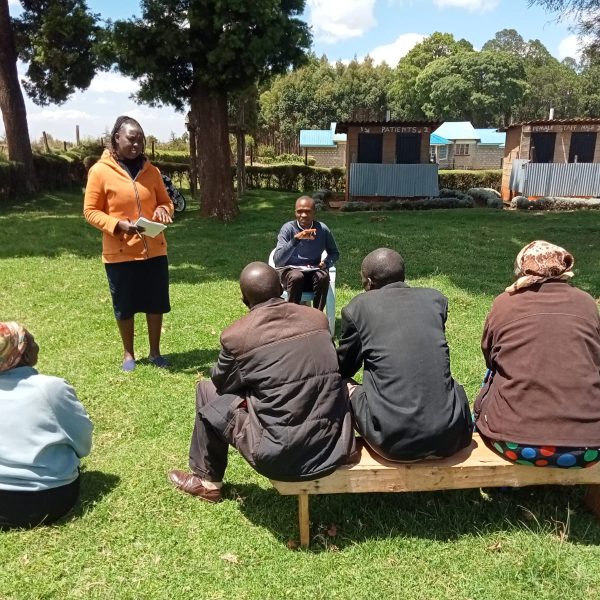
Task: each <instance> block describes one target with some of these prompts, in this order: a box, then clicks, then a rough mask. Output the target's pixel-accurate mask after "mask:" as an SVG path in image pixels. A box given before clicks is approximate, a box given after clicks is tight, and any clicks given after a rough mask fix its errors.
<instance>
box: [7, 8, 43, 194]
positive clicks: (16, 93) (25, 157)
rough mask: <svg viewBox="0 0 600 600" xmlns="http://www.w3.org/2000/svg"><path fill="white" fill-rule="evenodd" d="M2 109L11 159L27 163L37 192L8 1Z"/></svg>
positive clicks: (27, 182)
mask: <svg viewBox="0 0 600 600" xmlns="http://www.w3.org/2000/svg"><path fill="white" fill-rule="evenodd" d="M0 31H1V32H2V34H1V35H0V111H2V119H3V121H4V130H5V131H6V145H7V146H8V158H9V159H10V160H14V161H16V162H20V163H22V164H23V168H24V175H25V187H26V189H27V191H30V192H31V191H35V189H36V180H35V171H34V167H33V153H32V152H31V142H30V140H29V129H28V128H27V111H26V110H25V100H24V99H23V92H22V91H21V86H20V85H19V76H18V74H17V53H16V50H15V42H14V39H13V35H12V29H11V25H10V18H9V13H8V0H0Z"/></svg>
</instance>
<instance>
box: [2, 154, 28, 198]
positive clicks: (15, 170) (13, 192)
mask: <svg viewBox="0 0 600 600" xmlns="http://www.w3.org/2000/svg"><path fill="white" fill-rule="evenodd" d="M25 192H26V186H25V170H24V169H23V165H22V164H21V163H17V162H13V161H0V202H2V201H6V200H11V199H13V198H16V197H19V196H21V195H22V194H25Z"/></svg>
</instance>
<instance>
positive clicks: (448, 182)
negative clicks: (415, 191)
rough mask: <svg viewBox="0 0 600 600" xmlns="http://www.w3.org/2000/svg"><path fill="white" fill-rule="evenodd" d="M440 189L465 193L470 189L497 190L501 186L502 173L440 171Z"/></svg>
mask: <svg viewBox="0 0 600 600" xmlns="http://www.w3.org/2000/svg"><path fill="white" fill-rule="evenodd" d="M439 182H440V187H442V188H450V189H457V190H462V191H464V192H466V191H467V190H468V189H470V188H493V189H495V190H499V189H500V187H501V185H502V171H501V170H500V169H497V170H487V171H440V174H439Z"/></svg>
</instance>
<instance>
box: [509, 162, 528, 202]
mask: <svg viewBox="0 0 600 600" xmlns="http://www.w3.org/2000/svg"><path fill="white" fill-rule="evenodd" d="M527 163H529V161H528V160H523V159H519V158H516V159H515V160H513V162H512V170H511V172H510V183H509V186H510V189H511V190H512V191H513V192H519V194H522V193H523V189H524V188H525V168H524V167H525V165H526V164H527Z"/></svg>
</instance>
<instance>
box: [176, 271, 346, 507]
mask: <svg viewBox="0 0 600 600" xmlns="http://www.w3.org/2000/svg"><path fill="white" fill-rule="evenodd" d="M240 288H241V291H242V299H243V301H244V304H246V306H248V308H249V309H250V312H249V314H247V315H246V316H244V317H242V318H241V319H239V320H238V321H236V322H235V323H233V324H232V325H231V326H230V327H228V328H227V329H226V330H225V331H224V332H223V333H222V335H221V352H220V354H219V358H218V361H217V364H216V365H215V366H214V367H213V370H212V373H211V379H212V382H210V381H201V382H200V383H199V384H198V387H197V392H196V420H195V427H194V432H193V435H192V441H191V444H190V468H191V470H192V471H193V473H191V474H190V473H186V472H185V471H180V470H172V471H170V472H169V479H170V481H171V482H172V483H173V484H174V485H175V486H176V487H177V488H178V489H180V490H182V491H184V492H187V493H188V494H192V495H193V496H198V497H200V498H202V499H204V500H208V501H210V502H218V501H219V500H221V489H220V488H221V482H222V480H223V475H224V473H225V468H226V466H227V448H228V444H231V445H232V446H234V447H235V448H237V450H238V451H239V452H240V454H242V456H243V457H244V458H245V459H246V460H247V461H248V462H249V463H250V465H251V466H252V467H254V468H255V469H256V470H257V471H258V472H259V473H261V474H263V475H265V476H267V477H270V478H271V479H277V480H284V481H302V480H305V479H316V478H318V477H322V476H324V475H328V474H329V473H331V472H333V471H334V470H335V469H336V468H337V467H338V466H340V465H342V464H345V463H346V462H347V461H348V457H349V455H350V454H351V453H352V452H354V450H355V445H354V432H353V430H352V420H351V416H350V408H349V404H348V400H347V394H346V391H345V389H344V384H343V382H342V379H341V377H340V374H339V371H338V367H337V358H336V353H335V348H334V346H333V344H332V343H331V334H330V333H329V324H328V322H327V318H326V317H325V315H324V314H323V313H322V312H319V311H317V310H315V309H314V308H309V307H307V306H302V305H298V304H291V303H288V302H285V301H284V300H282V299H281V298H280V295H281V284H280V282H279V276H278V275H277V272H276V271H275V269H273V268H271V267H269V266H268V265H266V264H265V263H259V262H255V263H250V264H249V265H248V266H247V267H246V268H245V269H244V270H243V271H242V274H241V277H240Z"/></svg>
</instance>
